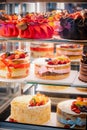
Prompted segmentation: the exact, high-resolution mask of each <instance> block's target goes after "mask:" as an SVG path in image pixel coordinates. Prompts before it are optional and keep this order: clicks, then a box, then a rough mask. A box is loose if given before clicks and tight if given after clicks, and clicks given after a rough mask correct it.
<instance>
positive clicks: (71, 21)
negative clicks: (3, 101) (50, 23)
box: [59, 9, 87, 40]
mask: <svg viewBox="0 0 87 130" xmlns="http://www.w3.org/2000/svg"><path fill="white" fill-rule="evenodd" d="M59 35H60V36H61V37H62V38H64V39H71V40H87V9H84V10H82V11H77V12H74V13H71V14H67V15H66V14H65V15H63V16H62V17H61V18H60V29H59Z"/></svg>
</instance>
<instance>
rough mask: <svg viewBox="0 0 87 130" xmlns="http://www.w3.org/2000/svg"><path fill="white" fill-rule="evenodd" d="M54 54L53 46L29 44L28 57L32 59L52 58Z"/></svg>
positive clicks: (48, 44)
mask: <svg viewBox="0 0 87 130" xmlns="http://www.w3.org/2000/svg"><path fill="white" fill-rule="evenodd" d="M53 54H54V46H53V44H50V43H31V44H30V55H31V57H32V58H38V57H52V56H53Z"/></svg>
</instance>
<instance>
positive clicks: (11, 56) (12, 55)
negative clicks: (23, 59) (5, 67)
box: [7, 54, 15, 60]
mask: <svg viewBox="0 0 87 130" xmlns="http://www.w3.org/2000/svg"><path fill="white" fill-rule="evenodd" d="M7 59H10V60H12V59H15V54H11V55H10V56H8V57H7Z"/></svg>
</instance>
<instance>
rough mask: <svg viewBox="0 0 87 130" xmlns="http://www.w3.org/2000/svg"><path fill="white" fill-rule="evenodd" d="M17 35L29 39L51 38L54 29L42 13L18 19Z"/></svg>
mask: <svg viewBox="0 0 87 130" xmlns="http://www.w3.org/2000/svg"><path fill="white" fill-rule="evenodd" d="M17 27H18V29H19V37H21V38H31V39H48V38H52V36H53V33H54V29H53V27H52V26H50V24H49V23H48V20H47V19H46V18H44V17H43V16H42V15H40V16H38V15H35V14H33V15H31V16H27V17H23V18H22V19H21V20H19V21H18V24H17Z"/></svg>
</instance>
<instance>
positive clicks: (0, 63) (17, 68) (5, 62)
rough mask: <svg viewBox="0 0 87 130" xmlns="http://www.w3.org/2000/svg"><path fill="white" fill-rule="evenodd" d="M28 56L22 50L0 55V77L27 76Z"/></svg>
mask: <svg viewBox="0 0 87 130" xmlns="http://www.w3.org/2000/svg"><path fill="white" fill-rule="evenodd" d="M29 66H30V62H29V55H28V53H27V52H25V51H23V50H15V51H14V52H5V53H1V54H0V77H2V78H9V79H11V78H23V77H26V76H28V74H29Z"/></svg>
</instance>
